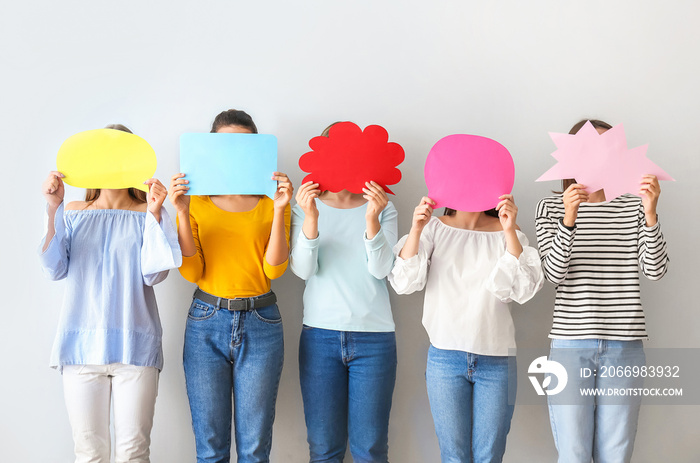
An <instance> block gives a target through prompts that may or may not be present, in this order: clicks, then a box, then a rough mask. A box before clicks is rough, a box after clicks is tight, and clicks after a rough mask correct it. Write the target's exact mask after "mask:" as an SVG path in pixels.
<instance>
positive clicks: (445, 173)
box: [425, 134, 515, 212]
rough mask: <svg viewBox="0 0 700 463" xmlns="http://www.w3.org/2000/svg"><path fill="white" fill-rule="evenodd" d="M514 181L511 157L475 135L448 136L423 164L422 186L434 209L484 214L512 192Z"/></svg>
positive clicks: (505, 151)
mask: <svg viewBox="0 0 700 463" xmlns="http://www.w3.org/2000/svg"><path fill="white" fill-rule="evenodd" d="M514 181H515V165H514V164H513V157H512V156H511V155H510V153H509V152H508V150H507V149H506V148H505V146H503V145H501V144H500V143H498V142H497V141H494V140H491V139H490V138H486V137H480V136H478V135H462V134H458V135H448V136H447V137H445V138H442V139H441V140H439V141H438V142H437V143H435V145H434V146H433V147H432V149H431V150H430V153H429V154H428V159H427V160H426V161H425V183H426V185H427V186H428V196H430V198H431V199H433V200H434V201H435V202H436V203H437V205H436V206H435V207H449V208H450V209H456V210H458V211H467V212H480V211H487V210H489V209H493V208H494V207H496V205H497V204H498V202H499V199H498V197H499V196H501V195H505V194H508V193H510V192H511V191H512V190H513V183H514Z"/></svg>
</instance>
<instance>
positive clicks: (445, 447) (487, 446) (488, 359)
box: [425, 345, 516, 463]
mask: <svg viewBox="0 0 700 463" xmlns="http://www.w3.org/2000/svg"><path fill="white" fill-rule="evenodd" d="M508 360H509V357H507V356H503V357H501V356H492V355H477V354H472V353H469V352H464V351H459V350H444V349H438V348H436V347H434V346H432V345H431V346H430V349H429V350H428V367H427V369H426V372H425V378H426V382H427V385H428V398H429V399H430V411H431V412H432V414H433V421H434V422H435V432H436V434H437V437H438V442H439V444H440V455H441V457H442V462H443V463H467V462H468V463H471V462H478V463H482V462H500V461H501V460H502V459H503V454H504V453H505V450H506V436H507V435H508V431H509V430H510V421H511V418H513V410H514V408H515V407H514V405H513V403H514V402H513V401H512V400H511V401H509V400H508V398H509V395H508V383H509V381H511V387H512V388H513V390H515V381H516V377H515V375H514V374H511V375H509V370H508ZM513 370H514V369H513Z"/></svg>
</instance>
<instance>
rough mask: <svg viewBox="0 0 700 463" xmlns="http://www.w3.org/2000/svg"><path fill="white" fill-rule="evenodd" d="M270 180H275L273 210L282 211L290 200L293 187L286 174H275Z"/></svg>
mask: <svg viewBox="0 0 700 463" xmlns="http://www.w3.org/2000/svg"><path fill="white" fill-rule="evenodd" d="M272 180H277V192H276V193H275V198H274V201H275V208H276V209H284V208H285V207H287V204H289V201H290V200H291V199H292V194H293V193H294V187H293V186H292V182H291V180H289V177H287V174H284V173H282V172H275V173H274V175H273V176H272Z"/></svg>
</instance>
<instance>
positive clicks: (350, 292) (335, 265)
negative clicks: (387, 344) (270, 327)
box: [290, 199, 398, 332]
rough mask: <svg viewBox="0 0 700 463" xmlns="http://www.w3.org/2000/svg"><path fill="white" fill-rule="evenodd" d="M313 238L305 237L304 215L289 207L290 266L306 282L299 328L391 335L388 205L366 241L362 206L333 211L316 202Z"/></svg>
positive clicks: (393, 233)
mask: <svg viewBox="0 0 700 463" xmlns="http://www.w3.org/2000/svg"><path fill="white" fill-rule="evenodd" d="M316 206H317V207H318V211H319V215H318V236H317V237H316V238H314V239H308V238H307V237H306V236H304V232H303V231H302V225H303V223H304V211H303V210H302V209H301V207H299V205H298V204H297V205H296V206H294V208H293V209H292V229H291V240H292V252H291V258H290V266H291V269H292V272H294V274H295V275H297V276H298V277H300V278H302V279H303V280H306V289H305V290H304V324H305V325H307V326H312V327H314V328H324V329H330V330H338V331H367V332H387V331H394V319H393V316H392V313H391V305H390V303H389V291H388V289H387V284H386V276H387V275H388V274H389V272H391V269H392V267H393V265H394V254H393V252H392V248H393V246H394V245H395V244H396V241H397V235H398V230H397V215H398V214H397V212H396V208H395V207H394V205H393V204H392V203H391V202H389V203H388V204H387V206H386V207H385V208H384V210H383V211H382V212H381V213H380V214H379V223H380V226H381V228H380V230H379V232H378V233H377V234H376V235H375V236H374V237H373V238H372V239H367V236H366V221H365V213H366V212H367V205H366V204H363V205H362V206H359V207H356V208H352V209H338V208H334V207H331V206H327V205H326V204H324V203H323V201H321V200H318V199H317V200H316Z"/></svg>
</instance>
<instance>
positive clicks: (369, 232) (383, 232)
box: [364, 182, 398, 280]
mask: <svg viewBox="0 0 700 463" xmlns="http://www.w3.org/2000/svg"><path fill="white" fill-rule="evenodd" d="M372 183H373V184H374V182H372ZM373 186H374V188H376V189H377V190H381V193H383V195H384V197H385V198H386V193H384V190H383V189H382V188H381V187H380V186H379V185H376V184H374V185H373ZM366 196H368V195H366ZM373 202H375V200H370V204H368V205H367V208H368V210H369V209H370V208H371V207H372V206H374V204H372V203H373ZM378 215H379V216H378V217H376V219H375V217H374V213H372V214H371V215H370V214H369V212H368V216H367V217H366V220H367V229H366V231H365V236H364V241H365V252H366V254H367V270H369V273H370V274H371V275H372V276H373V277H374V278H376V279H378V280H381V279H383V278H386V276H387V275H388V274H389V272H391V269H392V267H393V266H394V252H393V250H392V248H393V247H394V246H395V245H396V240H397V238H398V236H397V235H398V225H397V216H398V212H396V208H395V207H394V205H393V204H391V203H390V202H388V199H387V202H386V204H384V205H383V206H382V211H381V212H380V213H379V214H378ZM375 221H376V222H377V223H378V224H379V227H378V228H376V229H375V224H374V222H375Z"/></svg>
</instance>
